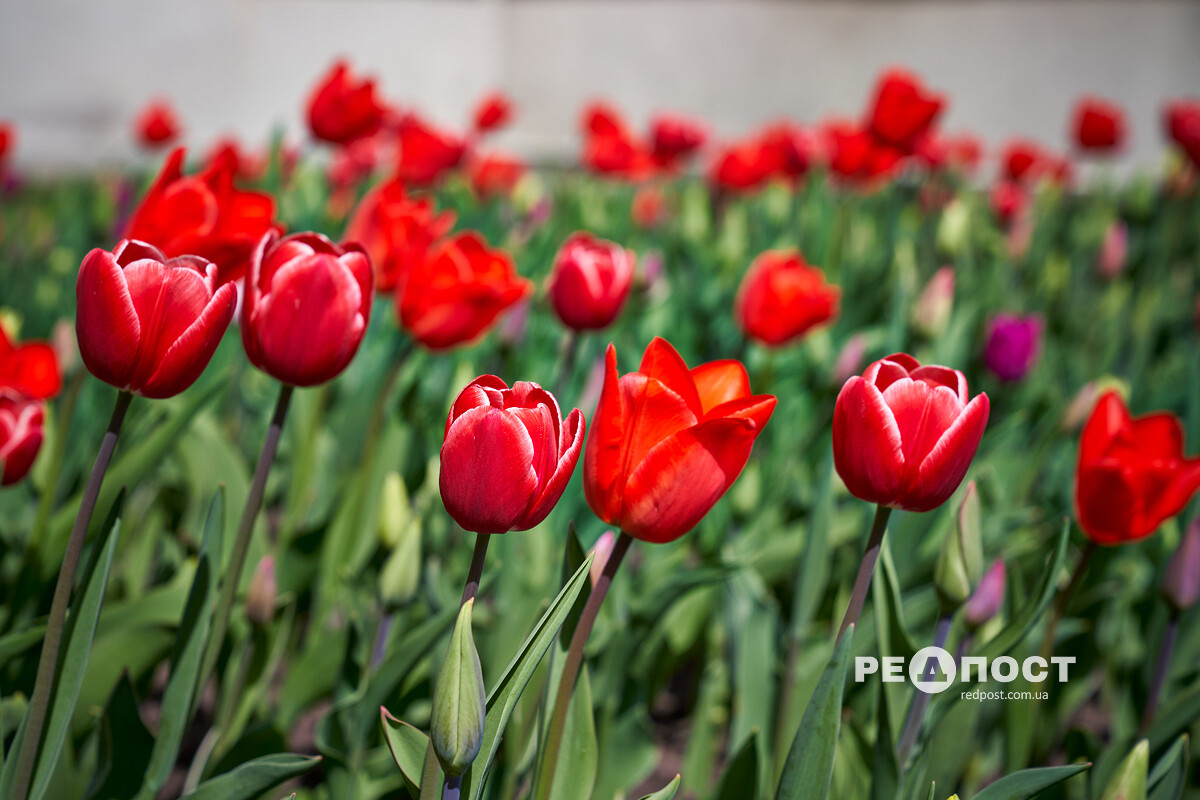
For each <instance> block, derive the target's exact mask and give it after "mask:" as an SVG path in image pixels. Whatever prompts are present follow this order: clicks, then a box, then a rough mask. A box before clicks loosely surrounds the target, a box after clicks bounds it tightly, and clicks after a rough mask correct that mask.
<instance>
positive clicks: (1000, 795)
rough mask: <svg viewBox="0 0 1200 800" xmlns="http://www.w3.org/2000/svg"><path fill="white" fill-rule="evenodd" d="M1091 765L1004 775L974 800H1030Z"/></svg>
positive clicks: (1023, 771) (1022, 771)
mask: <svg viewBox="0 0 1200 800" xmlns="http://www.w3.org/2000/svg"><path fill="white" fill-rule="evenodd" d="M1091 766H1092V765H1091V764H1073V765H1071V766H1069V767H1041V768H1039V769H1026V770H1021V771H1020V772H1014V773H1013V774H1012V775H1005V776H1004V777H1003V778H1001V779H1000V780H998V781H996V782H995V783H993V784H991V785H989V786H988V787H987V788H985V789H984V790H983V791H982V792H980V793H979V794H977V795H975V800H1030V798H1033V797H1037V796H1038V795H1039V794H1041V793H1042V792H1044V791H1046V790H1047V789H1049V788H1050V787H1051V786H1056V785H1058V784H1060V783H1062V782H1063V781H1065V780H1067V779H1068V778H1073V777H1075V776H1076V775H1078V774H1079V773H1081V772H1084V771H1085V770H1087V769H1088V768H1089V767H1091Z"/></svg>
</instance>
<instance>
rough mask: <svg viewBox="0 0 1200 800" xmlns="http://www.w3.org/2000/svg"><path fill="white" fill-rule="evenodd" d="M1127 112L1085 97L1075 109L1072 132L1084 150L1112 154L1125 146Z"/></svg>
mask: <svg viewBox="0 0 1200 800" xmlns="http://www.w3.org/2000/svg"><path fill="white" fill-rule="evenodd" d="M1125 127H1126V125H1125V112H1124V111H1123V110H1122V109H1121V107H1120V106H1118V105H1115V104H1113V103H1110V102H1108V101H1106V100H1101V99H1099V98H1097V97H1085V98H1083V99H1082V100H1080V101H1079V104H1078V105H1077V106H1076V107H1075V116H1074V119H1073V121H1072V123H1071V130H1072V132H1073V133H1074V134H1075V144H1077V145H1078V146H1079V147H1080V148H1081V149H1083V150H1090V151H1093V152H1098V153H1106V152H1111V151H1113V150H1117V149H1119V148H1120V147H1121V146H1122V145H1124V144H1125Z"/></svg>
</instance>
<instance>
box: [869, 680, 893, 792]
mask: <svg viewBox="0 0 1200 800" xmlns="http://www.w3.org/2000/svg"><path fill="white" fill-rule="evenodd" d="M875 717H876V719H875V764H874V769H872V770H871V800H894V798H896V797H897V796H898V792H899V791H900V767H899V765H898V764H896V745H895V743H894V742H893V741H892V723H891V714H890V713H889V712H888V699H887V691H886V689H885V688H884V683H883V681H880V682H879V705H878V711H877V712H876V714H875Z"/></svg>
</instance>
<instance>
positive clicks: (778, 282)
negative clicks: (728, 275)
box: [733, 250, 842, 347]
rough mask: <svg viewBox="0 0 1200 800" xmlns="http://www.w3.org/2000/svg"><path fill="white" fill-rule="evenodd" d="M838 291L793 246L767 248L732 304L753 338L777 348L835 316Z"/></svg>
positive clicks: (752, 265)
mask: <svg viewBox="0 0 1200 800" xmlns="http://www.w3.org/2000/svg"><path fill="white" fill-rule="evenodd" d="M841 294H842V292H841V290H840V289H839V288H838V287H836V286H831V285H830V284H828V283H826V282H825V274H824V273H822V272H821V270H819V269H817V268H816V267H810V266H809V265H808V264H806V263H805V262H804V258H803V256H801V255H800V253H799V252H797V251H795V250H768V251H767V252H765V253H762V254H760V255H759V256H758V258H756V259H754V263H753V264H751V265H750V269H749V270H747V271H746V277H745V278H743V279H742V285H741V287H740V288H739V289H738V293H737V298H736V299H735V300H734V304H733V314H734V316H735V317H736V318H737V321H738V324H739V325H741V327H742V330H743V331H745V333H746V335H747V336H749V337H750V338H751V339H754V340H756V341H759V342H762V343H763V344H766V345H770V346H773V347H778V346H780V345H784V344H787V343H788V342H791V341H794V340H796V339H799V338H800V337H801V336H803V335H804V334H806V333H808V332H809V331H810V330H812V329H813V328H814V327H816V326H817V325H820V324H821V323H823V322H828V321H829V320H831V319H834V318H835V317H837V315H838V300H839V299H840V297H841Z"/></svg>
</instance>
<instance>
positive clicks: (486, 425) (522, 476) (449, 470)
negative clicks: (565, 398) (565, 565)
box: [438, 375, 586, 533]
mask: <svg viewBox="0 0 1200 800" xmlns="http://www.w3.org/2000/svg"><path fill="white" fill-rule="evenodd" d="M585 427H586V426H585V424H584V420H583V412H581V411H580V410H579V409H578V408H576V409H572V410H571V413H570V414H568V415H567V418H566V419H565V420H564V419H563V417H562V412H561V411H559V408H558V401H557V400H555V399H554V395H552V394H550V393H549V392H547V391H546V390H545V389H543V388H542V387H540V386H538V385H537V384H536V383H528V382H526V381H518V382H517V383H515V384H513V386H512V388H511V389H510V388H509V387H508V384H506V383H505V382H504V381H502V380H500V379H499V378H497V377H496V376H495V375H483V376H481V377H478V378H476V379H475V380H473V381H471V382H470V383H469V384H467V387H466V388H465V389H463V390H462V393H461V394H459V396H458V399H456V400H455V401H454V405H453V406H451V407H450V414H449V416H448V417H447V418H446V438H445V442H444V443H443V444H442V459H441V470H440V474H439V476H438V483H439V485H440V488H441V492H442V502H443V503H444V504H445V506H446V512H447V513H448V514H450V516H451V517H452V518H453V519H454V521H455V522H457V523H458V524H459V525H461V526H462V527H463V528H464V529H466V530H468V531H473V532H475V533H506V532H508V531H514V530H515V531H523V530H528V529H529V528H532V527H534V526H535V525H537V524H538V523H540V522H541V521H542V520H544V519H545V518H546V516H547V515H548V514H549V513H550V511H551V510H552V509H553V508H554V505H555V503H557V502H558V499H559V498H560V497H561V496H562V493H563V490H564V489H566V488H567V483H568V482H569V481H570V480H571V475H572V473H574V472H575V465H576V464H577V463H578V462H579V453H580V450H582V449H583V438H584V430H585Z"/></svg>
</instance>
